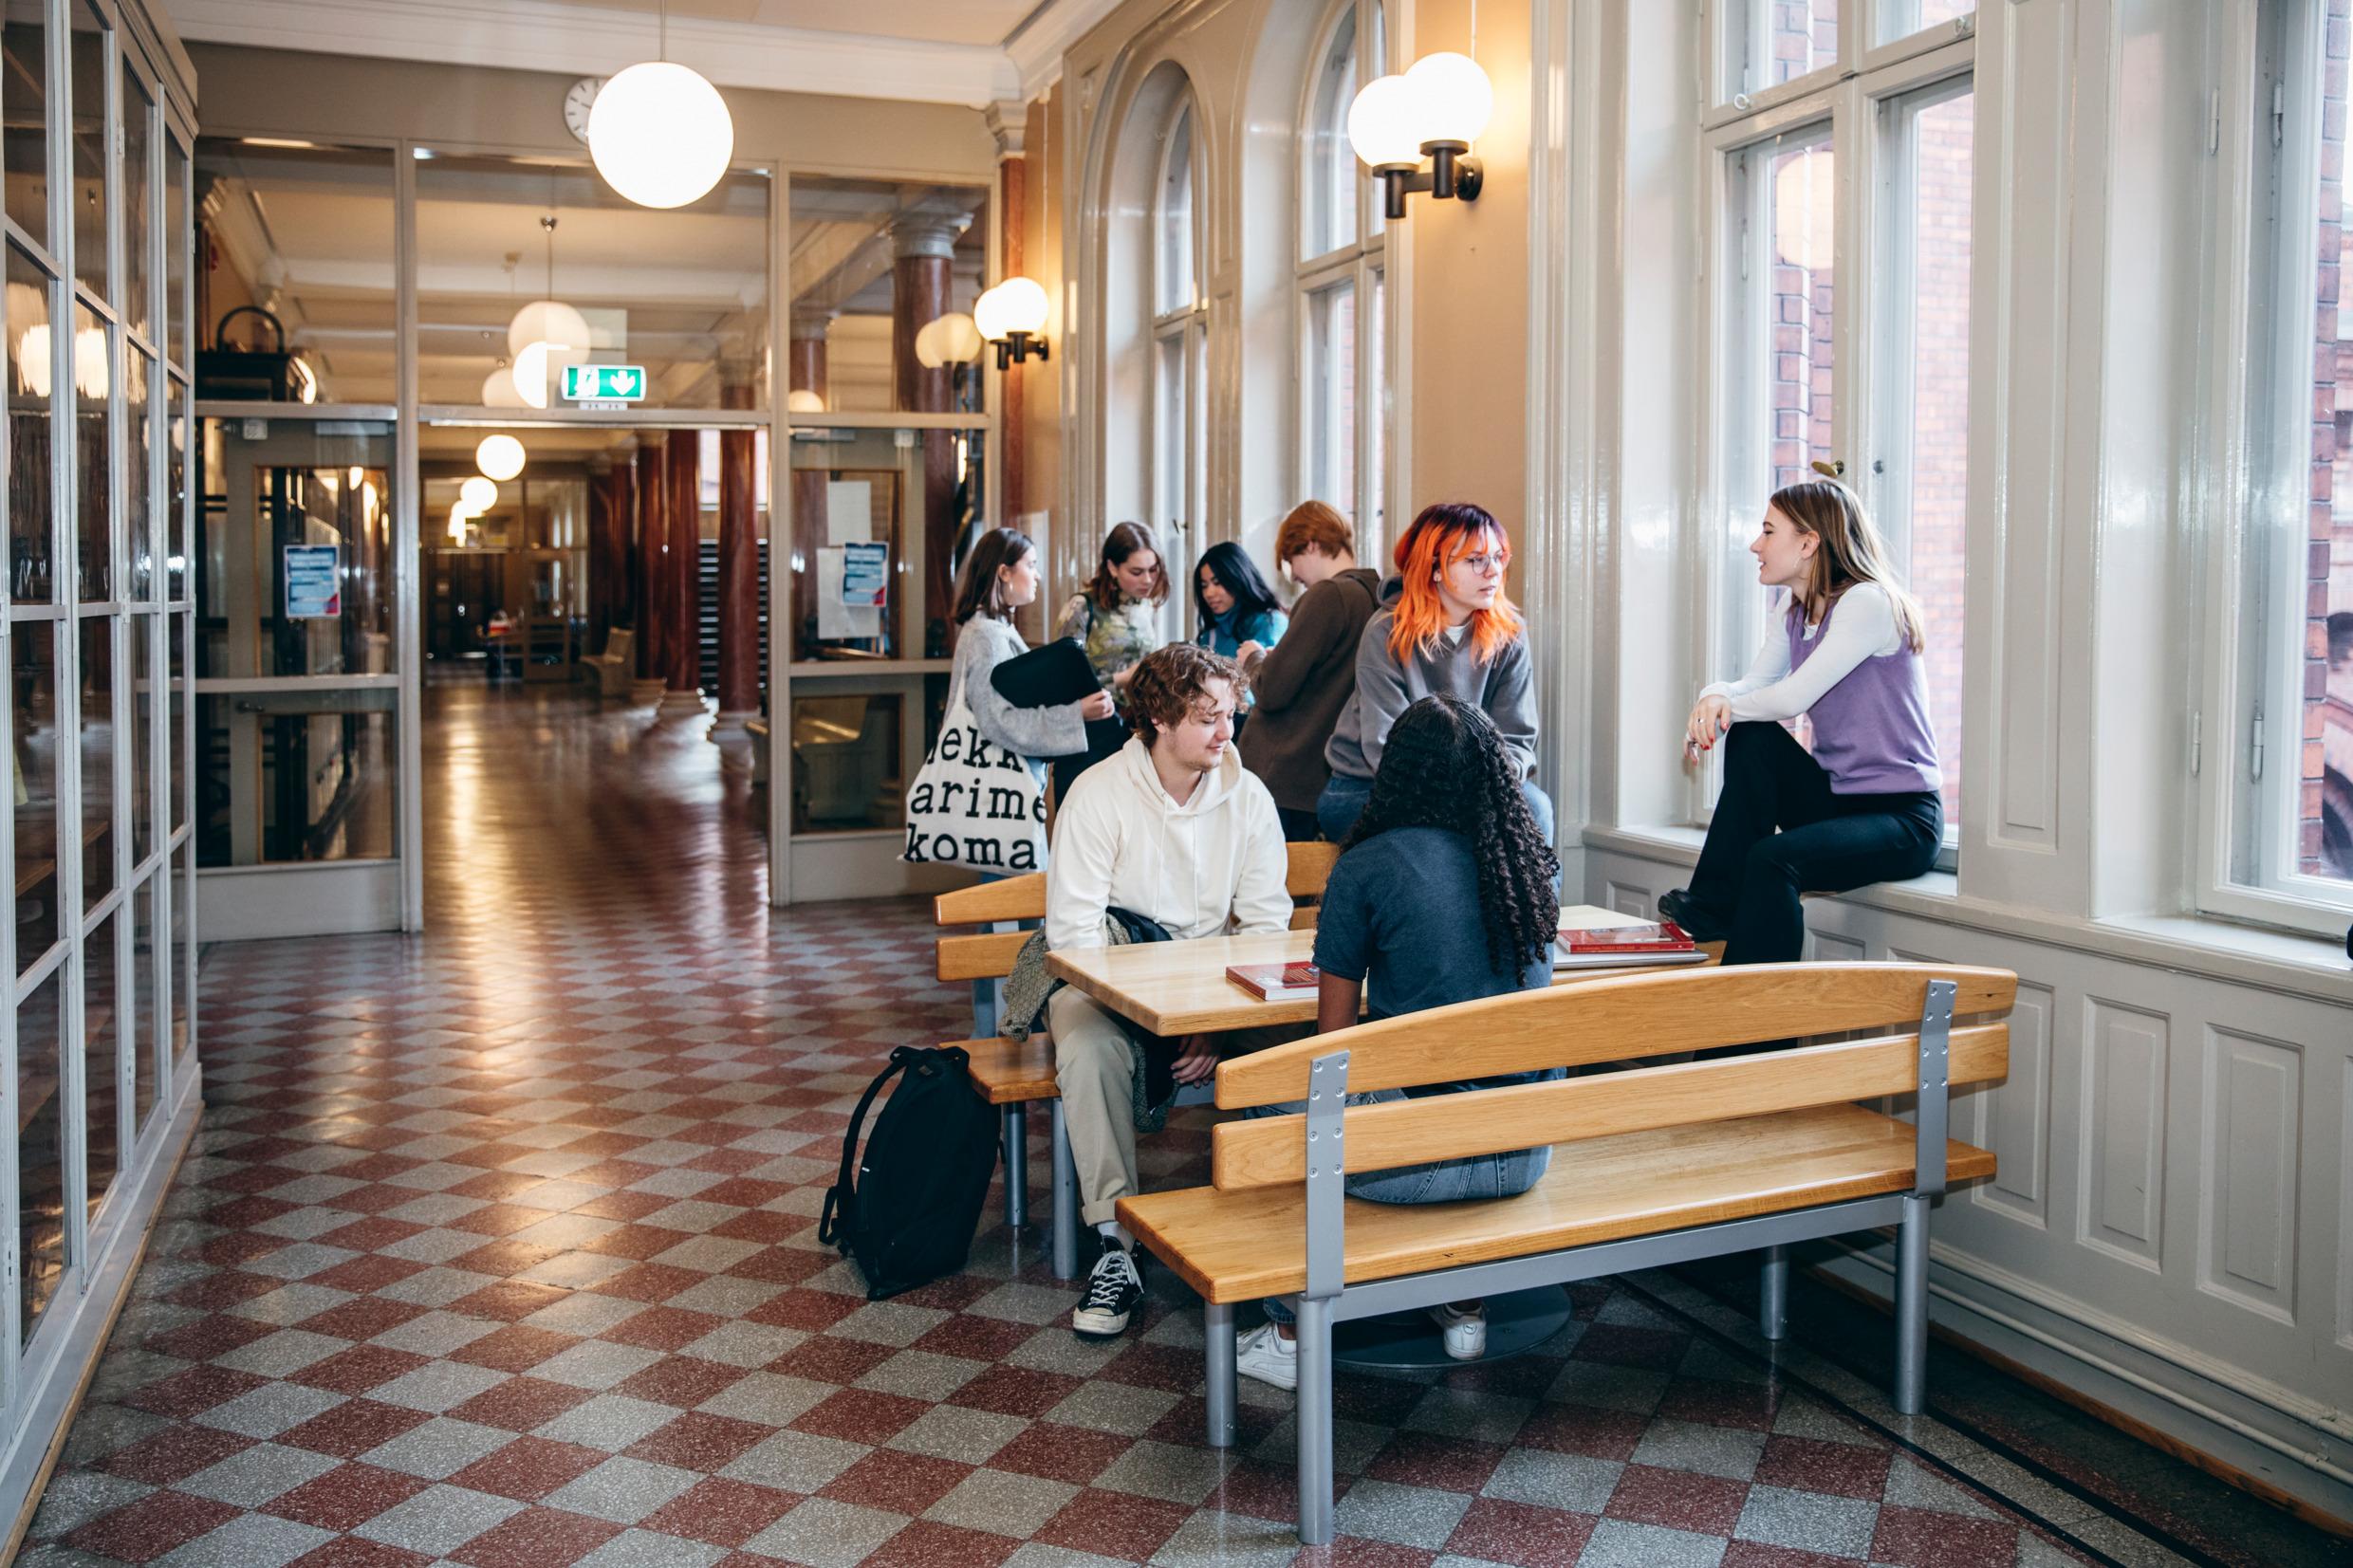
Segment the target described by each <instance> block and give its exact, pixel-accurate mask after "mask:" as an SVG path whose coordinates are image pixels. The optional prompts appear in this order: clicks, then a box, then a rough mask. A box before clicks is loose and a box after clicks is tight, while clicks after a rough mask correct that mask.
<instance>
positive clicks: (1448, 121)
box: [1351, 53, 1495, 152]
mask: <svg viewBox="0 0 2353 1568" xmlns="http://www.w3.org/2000/svg"><path fill="white" fill-rule="evenodd" d="M1405 90H1406V93H1407V95H1408V101H1409V102H1410V104H1411V112H1410V114H1409V115H1408V117H1407V118H1408V120H1409V121H1410V123H1411V126H1412V129H1413V133H1414V139H1415V144H1416V151H1417V152H1418V151H1419V150H1420V147H1421V146H1422V145H1424V144H1426V143H1429V142H1433V141H1459V142H1462V143H1464V144H1465V145H1468V144H1470V143H1471V142H1473V141H1476V140H1478V138H1480V137H1481V136H1483V135H1485V134H1486V131H1487V122H1488V120H1491V119H1492V118H1494V113H1495V89H1494V87H1493V85H1492V84H1491V83H1489V82H1488V80H1487V73H1486V72H1485V71H1483V70H1481V69H1479V64H1478V62H1477V61H1475V60H1473V59H1472V58H1471V57H1470V56H1469V55H1467V54H1451V53H1448V54H1426V55H1423V56H1422V57H1421V58H1420V59H1419V60H1417V61H1415V62H1414V64H1413V67H1412V68H1411V69H1410V70H1408V71H1407V72H1406V73H1405ZM1351 134H1352V135H1353V134H1354V132H1353V127H1351Z"/></svg>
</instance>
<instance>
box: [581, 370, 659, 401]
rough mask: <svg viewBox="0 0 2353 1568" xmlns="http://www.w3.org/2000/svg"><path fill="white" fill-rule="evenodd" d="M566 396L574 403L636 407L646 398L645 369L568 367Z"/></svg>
mask: <svg viewBox="0 0 2353 1568" xmlns="http://www.w3.org/2000/svg"><path fill="white" fill-rule="evenodd" d="M564 396H565V400H566V401H569V402H574V403H635V402H639V401H640V400H642V399H643V398H644V397H645V367H644V366H643V365H565V367H564Z"/></svg>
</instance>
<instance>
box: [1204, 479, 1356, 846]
mask: <svg viewBox="0 0 2353 1568" xmlns="http://www.w3.org/2000/svg"><path fill="white" fill-rule="evenodd" d="M1274 556H1275V559H1276V560H1277V561H1279V562H1281V563H1283V564H1284V565H1286V566H1288V567H1289V568H1290V574H1291V576H1292V578H1293V579H1295V580H1296V581H1298V582H1299V583H1300V585H1301V586H1302V587H1304V588H1306V593H1304V594H1302V595H1300V597H1299V602H1298V603H1296V604H1294V605H1292V606H1291V624H1290V630H1289V631H1288V632H1286V633H1285V634H1284V635H1283V640H1282V641H1281V642H1278V643H1276V644H1275V645H1274V646H1273V647H1272V648H1268V649H1261V648H1259V647H1258V646H1257V645H1256V644H1254V643H1252V644H1245V645H1244V646H1243V647H1242V649H1241V650H1240V651H1239V657H1240V659H1241V661H1242V667H1243V669H1244V671H1245V672H1247V673H1249V675H1250V688H1251V697H1252V699H1253V700H1254V701H1255V703H1256V705H1257V706H1256V708H1255V710H1254V713H1255V716H1254V717H1252V718H1251V727H1250V747H1249V751H1248V754H1247V756H1246V757H1245V758H1244V761H1245V762H1246V763H1248V765H1249V766H1250V770H1251V772H1253V773H1255V774H1257V775H1258V776H1259V778H1261V779H1262V780H1264V781H1265V782H1266V785H1267V790H1268V792H1269V794H1271V795H1272V796H1273V797H1274V804H1275V809H1276V811H1277V812H1278V813H1279V814H1280V815H1281V817H1282V819H1283V837H1284V838H1286V839H1314V838H1315V837H1316V836H1317V835H1316V825H1315V802H1316V798H1317V797H1318V796H1319V795H1321V794H1322V793H1323V792H1324V784H1325V780H1326V779H1328V778H1330V777H1331V768H1330V767H1329V766H1327V765H1326V764H1325V761H1324V747H1325V742H1327V741H1329V740H1330V739H1331V738H1332V726H1333V725H1335V724H1337V723H1338V722H1339V720H1340V710H1342V709H1343V708H1344V707H1346V706H1347V702H1348V697H1349V694H1350V693H1351V692H1354V691H1355V690H1356V645H1357V643H1358V641H1359V640H1360V639H1361V638H1362V636H1363V635H1364V623H1365V622H1366V621H1368V620H1370V619H1372V618H1373V611H1374V609H1375V608H1376V607H1377V606H1378V605H1379V603H1380V574H1379V573H1377V572H1374V571H1371V570H1369V569H1367V568H1365V567H1362V566H1359V565H1358V564H1357V563H1356V531H1355V530H1354V529H1353V528H1351V527H1349V526H1348V520H1347V519H1346V518H1344V517H1342V516H1341V515H1340V513H1338V512H1336V511H1334V510H1333V509H1332V508H1331V507H1327V506H1325V504H1324V503H1323V502H1321V501H1308V502H1304V503H1302V504H1301V505H1300V506H1298V507H1293V508H1292V510H1291V514H1290V515H1289V516H1288V517H1286V518H1285V519H1283V526H1282V527H1281V528H1280V529H1278V530H1277V531H1276V533H1275V536H1274Z"/></svg>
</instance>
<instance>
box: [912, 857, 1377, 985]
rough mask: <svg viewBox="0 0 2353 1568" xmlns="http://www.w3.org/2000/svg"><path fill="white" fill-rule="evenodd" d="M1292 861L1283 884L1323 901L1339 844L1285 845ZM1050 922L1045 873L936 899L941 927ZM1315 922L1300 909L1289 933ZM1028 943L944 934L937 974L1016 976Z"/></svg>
mask: <svg viewBox="0 0 2353 1568" xmlns="http://www.w3.org/2000/svg"><path fill="white" fill-rule="evenodd" d="M1285 847H1286V848H1287V849H1288V851H1289V860H1290V863H1289V865H1288V868H1287V869H1286V872H1285V875H1284V878H1283V880H1284V885H1285V887H1287V888H1288V890H1289V892H1290V895H1291V898H1292V899H1293V901H1294V902H1295V903H1296V902H1297V901H1299V900H1304V899H1312V898H1320V897H1322V896H1323V895H1324V884H1325V881H1327V880H1328V879H1329V878H1330V876H1331V874H1332V862H1333V861H1334V860H1336V859H1338V858H1340V846H1339V845H1337V844H1323V843H1297V844H1288V845H1286V846H1285ZM1045 918H1046V873H1044V872H1042V871H1033V872H1029V873H1028V874H1027V875H1025V876H1008V877H1005V878H1004V879H1003V880H1001V881H995V882H977V883H974V884H973V886H971V887H969V888H957V889H955V890H954V892H952V893H943V894H941V895H938V896H937V897H936V898H934V899H933V900H932V920H933V923H934V924H936V925H941V926H967V925H984V924H988V923H991V922H993V921H998V920H1043V919H1045ZM1314 924H1315V914H1314V912H1313V910H1312V909H1310V908H1307V907H1305V906H1302V907H1298V908H1294V909H1293V910H1292V911H1291V929H1292V930H1294V931H1298V930H1303V929H1305V928H1306V927H1309V926H1312V925H1314ZM1028 940H1029V933H1028V932H1026V931H1000V932H977V933H975V934H973V935H970V936H943V937H941V938H940V939H939V954H938V966H937V967H938V973H939V978H940V979H942V980H995V979H998V978H1001V977H1002V976H1004V975H1007V974H1010V973H1011V972H1012V968H1013V960H1014V959H1015V958H1016V957H1018V956H1019V955H1020V953H1021V947H1022V944H1023V943H1024V942H1027V941H1028Z"/></svg>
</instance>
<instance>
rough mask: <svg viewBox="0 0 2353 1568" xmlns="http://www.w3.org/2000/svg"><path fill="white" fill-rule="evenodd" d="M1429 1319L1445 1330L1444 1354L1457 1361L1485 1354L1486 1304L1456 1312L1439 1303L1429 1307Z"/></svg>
mask: <svg viewBox="0 0 2353 1568" xmlns="http://www.w3.org/2000/svg"><path fill="white" fill-rule="evenodd" d="M1430 1321H1432V1322H1434V1323H1436V1324H1437V1326H1438V1327H1439V1328H1441V1329H1443V1330H1445V1332H1446V1354H1447V1355H1449V1356H1453V1357H1454V1359H1455V1360H1457V1361H1475V1360H1477V1359H1478V1358H1479V1357H1480V1356H1485V1355H1486V1354H1487V1306H1486V1303H1485V1302H1481V1303H1480V1304H1479V1305H1477V1306H1474V1307H1473V1308H1472V1309H1471V1310H1470V1311H1468V1312H1457V1311H1455V1310H1454V1307H1453V1306H1452V1305H1450V1304H1445V1303H1441V1304H1440V1305H1437V1306H1434V1307H1432V1308H1431V1309H1430Z"/></svg>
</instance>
